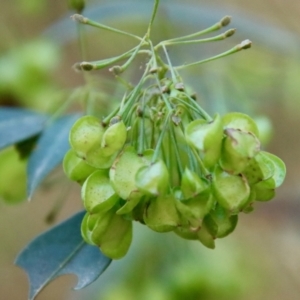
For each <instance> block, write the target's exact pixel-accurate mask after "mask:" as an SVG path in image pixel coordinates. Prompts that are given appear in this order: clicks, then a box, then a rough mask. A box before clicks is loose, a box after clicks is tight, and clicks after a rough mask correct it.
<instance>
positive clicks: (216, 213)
mask: <svg viewBox="0 0 300 300" xmlns="http://www.w3.org/2000/svg"><path fill="white" fill-rule="evenodd" d="M211 219H212V220H213V222H211ZM204 222H205V223H206V226H207V227H208V228H209V227H211V225H212V224H213V228H211V230H215V224H216V226H217V231H216V233H215V237H216V238H223V237H225V236H227V235H229V234H230V233H231V232H233V231H234V229H235V227H236V225H237V222H238V216H237V215H233V216H232V215H231V214H230V213H229V212H228V211H227V210H226V209H224V208H223V207H222V206H220V205H217V206H216V208H215V209H214V210H212V211H211V212H210V214H209V215H207V216H206V217H205V220H204Z"/></svg>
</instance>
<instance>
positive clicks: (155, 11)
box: [147, 0, 159, 38]
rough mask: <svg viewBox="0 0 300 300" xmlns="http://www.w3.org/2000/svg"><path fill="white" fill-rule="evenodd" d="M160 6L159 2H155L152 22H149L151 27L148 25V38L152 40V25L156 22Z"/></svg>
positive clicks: (157, 0) (156, 0)
mask: <svg viewBox="0 0 300 300" xmlns="http://www.w3.org/2000/svg"><path fill="white" fill-rule="evenodd" d="M158 5H159V0H155V2H154V7H153V10H152V15H151V19H150V22H149V25H148V30H147V36H148V38H150V34H151V29H152V24H153V22H154V19H155V16H156V13H157V9H158Z"/></svg>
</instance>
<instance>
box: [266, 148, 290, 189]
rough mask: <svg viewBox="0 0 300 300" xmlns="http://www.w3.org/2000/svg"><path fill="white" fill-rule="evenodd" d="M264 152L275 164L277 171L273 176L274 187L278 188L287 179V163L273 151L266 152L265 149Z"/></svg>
mask: <svg viewBox="0 0 300 300" xmlns="http://www.w3.org/2000/svg"><path fill="white" fill-rule="evenodd" d="M262 154H263V155H264V156H265V157H266V158H267V159H269V160H270V161H271V162H272V163H273V165H274V168H275V171H274V174H273V176H272V179H273V180H274V187H275V188H277V187H279V186H280V185H281V184H282V183H283V181H284V179H285V175H286V167H285V164H284V162H283V161H282V160H281V159H280V158H279V157H277V156H276V155H274V154H271V153H269V152H265V151H263V152H262Z"/></svg>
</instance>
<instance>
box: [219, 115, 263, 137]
mask: <svg viewBox="0 0 300 300" xmlns="http://www.w3.org/2000/svg"><path fill="white" fill-rule="evenodd" d="M222 123H223V126H224V129H227V128H232V129H238V130H242V131H244V132H251V133H252V134H254V135H255V136H256V137H257V138H259V130H258V127H257V125H256V123H255V121H254V120H253V119H251V118H250V117H249V116H248V115H246V114H243V113H239V112H231V113H228V114H226V115H224V116H223V117H222Z"/></svg>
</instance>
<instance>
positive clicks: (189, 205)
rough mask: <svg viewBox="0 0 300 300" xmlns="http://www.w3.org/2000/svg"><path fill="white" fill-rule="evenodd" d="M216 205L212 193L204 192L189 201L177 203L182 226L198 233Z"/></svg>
mask: <svg viewBox="0 0 300 300" xmlns="http://www.w3.org/2000/svg"><path fill="white" fill-rule="evenodd" d="M214 204H215V199H214V198H213V196H212V194H211V193H210V192H204V193H202V194H199V195H197V196H195V197H193V198H191V199H188V200H184V201H176V207H177V210H178V212H179V214H180V219H181V224H182V225H184V226H187V227H188V228H189V229H190V230H191V231H196V230H197V228H198V229H199V228H200V227H201V225H202V221H203V219H204V217H205V216H206V215H207V214H208V213H209V211H210V210H211V209H212V207H213V206H214Z"/></svg>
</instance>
